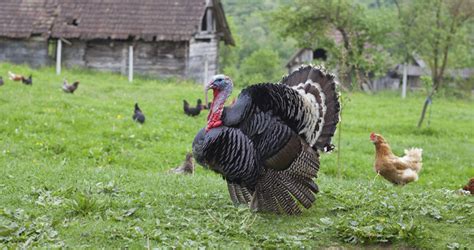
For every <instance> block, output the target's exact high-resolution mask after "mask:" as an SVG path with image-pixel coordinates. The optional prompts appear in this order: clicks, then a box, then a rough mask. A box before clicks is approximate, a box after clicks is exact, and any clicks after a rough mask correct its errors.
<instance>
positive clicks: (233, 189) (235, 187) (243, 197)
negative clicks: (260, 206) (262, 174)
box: [227, 181, 252, 206]
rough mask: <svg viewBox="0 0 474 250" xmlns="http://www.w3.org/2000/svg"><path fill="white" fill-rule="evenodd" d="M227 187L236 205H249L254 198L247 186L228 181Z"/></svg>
mask: <svg viewBox="0 0 474 250" xmlns="http://www.w3.org/2000/svg"><path fill="white" fill-rule="evenodd" d="M227 188H228V189H229V195H230V199H231V200H232V202H233V203H234V205H236V206H237V205H240V204H244V205H248V204H249V203H250V201H251V200H252V195H251V193H250V191H249V190H248V189H247V188H246V187H242V186H240V185H239V184H235V183H231V182H229V181H227Z"/></svg>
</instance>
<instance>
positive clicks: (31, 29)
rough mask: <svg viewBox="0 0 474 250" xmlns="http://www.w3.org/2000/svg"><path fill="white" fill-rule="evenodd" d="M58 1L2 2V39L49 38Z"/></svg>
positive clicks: (20, 0) (0, 20)
mask: <svg viewBox="0 0 474 250" xmlns="http://www.w3.org/2000/svg"><path fill="white" fill-rule="evenodd" d="M55 9H56V0H1V1H0V37H9V38H28V37H30V36H32V35H41V36H44V37H47V36H49V30H50V28H51V25H52V23H53V20H54V12H55Z"/></svg>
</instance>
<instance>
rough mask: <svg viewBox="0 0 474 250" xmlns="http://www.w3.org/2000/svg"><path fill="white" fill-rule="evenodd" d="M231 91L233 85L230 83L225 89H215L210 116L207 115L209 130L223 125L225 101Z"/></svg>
mask: <svg viewBox="0 0 474 250" xmlns="http://www.w3.org/2000/svg"><path fill="white" fill-rule="evenodd" d="M231 93H232V86H230V85H229V86H227V87H226V88H225V89H223V90H219V89H213V95H214V98H213V99H212V104H211V108H210V112H209V116H208V117H207V130H209V129H212V128H215V127H219V126H220V125H222V121H221V117H222V111H223V110H224V104H225V101H226V100H227V98H229V96H230V94H231Z"/></svg>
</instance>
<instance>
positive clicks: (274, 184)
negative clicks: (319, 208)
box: [250, 142, 319, 215]
mask: <svg viewBox="0 0 474 250" xmlns="http://www.w3.org/2000/svg"><path fill="white" fill-rule="evenodd" d="M302 143H303V149H302V151H301V153H300V154H299V155H298V157H297V158H296V159H295V160H294V161H293V163H292V164H291V165H290V167H289V168H287V169H285V170H282V171H278V170H275V169H271V168H267V169H265V172H264V174H263V175H262V177H261V179H260V180H259V181H258V182H257V185H256V187H255V193H254V195H253V199H252V201H251V204H250V207H251V209H252V210H254V211H264V212H275V213H284V214H289V215H292V214H300V213H301V206H303V207H305V208H310V207H311V206H312V204H313V203H314V201H315V200H316V198H315V196H314V194H315V193H317V192H318V191H319V190H318V186H317V185H316V184H315V183H314V181H313V178H315V177H316V176H317V172H318V170H319V155H318V153H317V151H315V150H313V149H312V148H311V147H310V146H309V145H308V144H306V143H304V142H302Z"/></svg>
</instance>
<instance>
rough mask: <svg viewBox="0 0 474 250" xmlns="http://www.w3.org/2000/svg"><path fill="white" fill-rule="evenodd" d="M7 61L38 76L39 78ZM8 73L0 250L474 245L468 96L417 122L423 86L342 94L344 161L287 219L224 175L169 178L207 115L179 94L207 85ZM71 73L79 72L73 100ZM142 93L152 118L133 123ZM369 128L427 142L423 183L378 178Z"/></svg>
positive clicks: (406, 142) (473, 113)
mask: <svg viewBox="0 0 474 250" xmlns="http://www.w3.org/2000/svg"><path fill="white" fill-rule="evenodd" d="M8 70H12V71H13V72H16V73H23V74H29V73H30V72H31V73H33V78H34V83H33V86H31V87H29V86H24V85H22V84H20V83H17V82H11V81H9V80H7V79H6V75H7V74H6V73H7V71H8ZM0 75H2V76H3V77H4V79H5V82H6V83H5V85H4V86H2V87H0V248H4V247H24V246H39V247H55V246H68V247H90V248H103V247H106V248H110V247H133V248H139V247H158V246H176V247H198V246H204V247H205V246H208V247H221V248H223V247H233V248H249V247H264V248H275V247H278V248H282V247H285V248H286V247H292V248H299V247H302V246H309V247H330V246H342V247H353V246H354V244H355V246H358V247H361V246H367V245H372V246H375V247H386V246H395V247H415V248H437V249H439V248H472V246H473V245H474V240H473V239H474V237H473V236H474V229H473V225H474V219H473V218H474V216H473V212H472V211H473V205H474V204H473V197H471V196H464V195H460V194H459V193H458V192H457V191H456V190H458V189H459V188H460V187H462V186H463V185H464V184H465V183H466V182H467V180H468V178H470V177H474V163H473V155H474V128H473V125H474V105H473V102H472V101H469V100H455V99H443V98H436V99H434V103H433V107H432V112H431V118H430V121H431V123H430V126H429V127H425V128H423V129H416V128H415V125H416V122H417V119H418V115H419V112H420V109H421V105H422V102H423V96H422V95H421V94H416V93H411V94H410V96H409V97H408V98H407V99H406V100H401V99H400V98H399V96H398V94H396V93H380V94H376V95H364V94H360V93H354V94H350V95H345V98H347V97H348V99H350V100H349V101H347V102H346V104H345V108H344V111H343V112H344V113H343V116H342V140H341V144H340V145H337V146H338V147H339V149H340V150H341V151H340V153H341V167H340V168H338V165H337V153H332V154H329V155H322V157H321V158H322V159H321V170H320V174H319V179H318V181H317V182H318V185H319V186H320V189H321V192H320V193H319V194H318V195H317V201H316V203H315V205H314V207H313V208H311V209H310V210H308V211H306V212H305V213H304V214H303V215H301V216H296V217H287V216H276V215H270V214H254V213H251V212H249V210H248V209H246V208H243V207H239V208H236V207H233V206H232V203H231V201H230V199H229V198H228V194H227V191H226V185H225V183H224V181H223V180H222V178H221V177H219V176H217V175H215V174H214V173H212V172H210V171H206V170H204V169H202V168H201V167H199V168H198V169H197V172H196V173H195V175H194V176H174V175H169V174H167V173H166V171H167V170H168V169H169V168H171V167H174V166H176V165H179V164H180V163H181V162H182V161H183V160H184V157H185V154H186V152H188V151H190V150H191V143H192V140H193V138H194V135H195V134H196V132H197V131H198V130H199V129H200V128H201V127H202V126H204V124H205V117H206V115H205V114H201V115H200V116H198V117H194V118H192V117H188V116H185V115H184V114H183V111H182V99H183V98H186V99H188V100H191V101H192V102H193V101H195V100H196V99H197V98H198V97H202V88H201V87H200V86H198V85H194V84H191V83H186V82H181V81H176V80H163V81H156V80H145V79H137V80H136V81H135V82H134V83H133V84H130V83H128V82H127V81H126V79H125V78H124V77H122V76H118V75H113V74H107V73H97V72H90V71H81V70H70V71H65V72H64V73H63V75H62V76H56V75H55V74H54V69H52V68H44V69H39V70H32V69H29V68H27V67H22V66H12V65H8V64H0ZM63 77H67V78H68V79H69V80H70V81H73V80H76V79H78V80H80V81H81V84H80V86H79V89H78V90H77V92H76V93H75V94H74V95H68V94H65V93H63V92H62V91H61V90H60V86H61V83H62V78H63ZM234 94H235V95H236V94H237V93H234ZM136 101H137V102H139V103H140V105H141V107H142V109H143V111H144V113H145V115H146V116H147V121H146V123H145V124H144V125H143V126H142V125H139V124H136V123H134V122H133V121H132V120H131V116H132V108H133V104H134V103H135V102H136ZM371 131H376V132H379V133H381V134H383V135H384V136H385V137H386V138H387V139H388V140H389V142H390V143H391V145H392V147H393V149H394V151H395V152H396V153H401V152H403V149H404V148H406V147H412V146H416V147H422V148H423V149H424V152H423V153H424V155H423V158H424V159H423V161H424V166H423V170H422V173H421V175H420V180H419V181H418V182H416V183H412V184H409V185H407V186H405V187H395V186H393V185H391V184H389V183H387V182H386V181H384V180H383V179H382V178H380V177H378V178H374V177H375V173H374V171H373V167H372V164H373V157H374V146H373V145H372V144H371V143H370V142H369V139H368V137H369V133H370V132H371ZM334 142H335V143H336V144H337V137H336V138H335V141H334Z"/></svg>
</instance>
